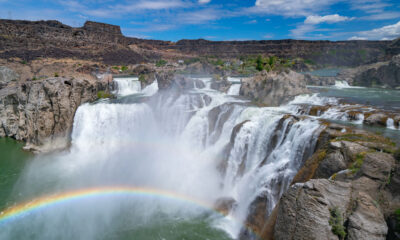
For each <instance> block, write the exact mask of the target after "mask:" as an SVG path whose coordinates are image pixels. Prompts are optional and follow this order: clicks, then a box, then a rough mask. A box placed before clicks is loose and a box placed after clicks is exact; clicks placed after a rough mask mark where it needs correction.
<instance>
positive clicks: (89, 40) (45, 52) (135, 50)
mask: <svg viewBox="0 0 400 240" xmlns="http://www.w3.org/2000/svg"><path fill="white" fill-rule="evenodd" d="M396 46H397V45H396V44H394V43H392V42H391V41H338V42H331V41H304V40H290V39H288V40H264V41H207V40H203V39H198V40H180V41H178V42H169V41H160V40H145V39H138V38H130V37H125V36H123V35H122V33H121V30H120V28H119V27H118V26H114V25H109V24H104V23H96V22H86V23H85V25H84V26H83V27H80V28H73V27H70V26H67V25H65V24H62V23H60V22H58V21H37V22H32V21H17V20H0V58H3V59H12V58H20V59H22V60H23V61H30V60H33V59H37V58H77V59H91V60H94V61H102V62H104V63H107V64H135V63H141V62H146V61H155V60H156V59H160V58H161V57H165V58H192V57H198V56H215V57H219V58H238V57H240V56H246V55H259V54H262V55H275V56H279V57H284V58H297V57H301V58H304V59H307V60H308V61H310V62H315V63H318V64H331V65H340V66H358V65H362V64H366V63H372V62H376V61H378V60H385V59H387V58H388V57H387V55H390V54H391V53H392V52H393V51H396ZM389 47H391V48H390V49H389V50H387V49H388V48H389Z"/></svg>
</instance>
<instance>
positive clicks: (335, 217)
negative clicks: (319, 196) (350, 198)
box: [329, 207, 346, 239]
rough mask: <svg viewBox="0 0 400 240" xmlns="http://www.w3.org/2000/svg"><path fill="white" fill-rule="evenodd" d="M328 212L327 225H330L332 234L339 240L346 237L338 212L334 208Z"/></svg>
mask: <svg viewBox="0 0 400 240" xmlns="http://www.w3.org/2000/svg"><path fill="white" fill-rule="evenodd" d="M329 211H330V213H331V217H330V219H329V225H331V227H332V232H333V233H334V234H335V235H337V236H338V237H339V238H340V239H344V238H345V237H346V231H345V229H344V226H343V217H342V214H341V213H340V210H339V209H338V208H337V207H335V208H333V209H330V210H329Z"/></svg>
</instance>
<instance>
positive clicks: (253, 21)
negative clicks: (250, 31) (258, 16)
mask: <svg viewBox="0 0 400 240" xmlns="http://www.w3.org/2000/svg"><path fill="white" fill-rule="evenodd" d="M256 23H257V20H255V19H254V20H251V21H248V22H245V24H256Z"/></svg>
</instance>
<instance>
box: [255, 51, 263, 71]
mask: <svg viewBox="0 0 400 240" xmlns="http://www.w3.org/2000/svg"><path fill="white" fill-rule="evenodd" d="M256 69H257V70H258V71H262V70H264V61H263V59H262V57H261V55H259V56H258V57H257V59H256Z"/></svg>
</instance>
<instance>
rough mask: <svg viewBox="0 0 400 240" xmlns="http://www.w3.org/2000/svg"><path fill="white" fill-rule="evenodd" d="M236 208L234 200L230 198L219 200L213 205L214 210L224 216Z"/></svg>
mask: <svg viewBox="0 0 400 240" xmlns="http://www.w3.org/2000/svg"><path fill="white" fill-rule="evenodd" d="M236 206H237V202H236V200H235V199H233V198H231V197H223V198H219V199H217V201H216V202H215V204H214V208H215V210H217V211H218V212H220V213H222V214H224V215H226V214H228V213H229V212H230V211H231V210H233V209H235V208H236Z"/></svg>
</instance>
